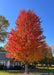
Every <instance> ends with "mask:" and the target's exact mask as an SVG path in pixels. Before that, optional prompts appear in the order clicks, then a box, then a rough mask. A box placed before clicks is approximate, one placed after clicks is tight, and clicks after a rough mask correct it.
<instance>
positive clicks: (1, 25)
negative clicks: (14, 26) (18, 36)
mask: <svg viewBox="0 0 54 75" xmlns="http://www.w3.org/2000/svg"><path fill="white" fill-rule="evenodd" d="M8 26H9V22H8V20H6V18H5V17H4V16H2V15H0V42H4V41H5V38H6V37H7V34H8V32H6V29H7V27H8Z"/></svg>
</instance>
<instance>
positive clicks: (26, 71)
mask: <svg viewBox="0 0 54 75" xmlns="http://www.w3.org/2000/svg"><path fill="white" fill-rule="evenodd" d="M25 73H27V74H28V73H29V72H28V63H26V64H25Z"/></svg>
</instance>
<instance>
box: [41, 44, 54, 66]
mask: <svg viewBox="0 0 54 75" xmlns="http://www.w3.org/2000/svg"><path fill="white" fill-rule="evenodd" d="M44 57H45V58H44V59H43V60H42V61H40V63H41V64H42V66H43V64H46V66H48V64H49V65H50V66H51V64H52V57H53V55H52V48H51V47H50V46H48V45H47V50H46V52H45V56H44Z"/></svg>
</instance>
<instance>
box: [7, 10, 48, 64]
mask: <svg viewBox="0 0 54 75" xmlns="http://www.w3.org/2000/svg"><path fill="white" fill-rule="evenodd" d="M15 24H16V27H15V30H14V29H12V31H11V32H10V33H9V35H8V42H7V44H6V45H7V56H8V57H9V58H14V59H15V60H17V61H21V62H22V63H24V64H27V63H33V62H34V61H36V62H38V61H40V60H42V59H43V58H44V53H45V51H46V48H47V47H46V43H45V40H44V39H45V36H44V35H43V29H42V28H41V21H40V18H39V17H38V16H37V14H35V13H34V11H33V10H28V11H26V10H22V11H20V13H19V16H18V17H17V19H16V22H15Z"/></svg>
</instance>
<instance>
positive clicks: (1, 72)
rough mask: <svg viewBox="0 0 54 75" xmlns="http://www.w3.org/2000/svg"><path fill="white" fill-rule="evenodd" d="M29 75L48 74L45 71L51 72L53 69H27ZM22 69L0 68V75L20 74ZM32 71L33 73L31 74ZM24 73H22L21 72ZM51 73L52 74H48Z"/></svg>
mask: <svg viewBox="0 0 54 75" xmlns="http://www.w3.org/2000/svg"><path fill="white" fill-rule="evenodd" d="M29 72H30V73H31V75H48V74H46V73H53V72H54V69H49V70H47V69H38V68H37V69H29ZM23 73H24V70H23V71H22V70H0V75H22V74H23ZM32 73H33V74H32ZM42 73H45V74H42ZM23 75H24V74H23ZM50 75H52V74H50Z"/></svg>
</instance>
